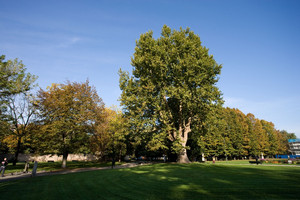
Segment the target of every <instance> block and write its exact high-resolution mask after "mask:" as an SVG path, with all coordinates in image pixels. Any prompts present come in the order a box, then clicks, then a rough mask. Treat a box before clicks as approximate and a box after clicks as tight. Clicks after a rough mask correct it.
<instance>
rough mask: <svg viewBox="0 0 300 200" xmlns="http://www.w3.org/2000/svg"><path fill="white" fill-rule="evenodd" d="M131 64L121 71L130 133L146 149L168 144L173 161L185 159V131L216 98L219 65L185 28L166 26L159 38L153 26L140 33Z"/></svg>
mask: <svg viewBox="0 0 300 200" xmlns="http://www.w3.org/2000/svg"><path fill="white" fill-rule="evenodd" d="M131 64H132V66H133V72H132V74H133V76H131V77H130V76H129V74H128V73H126V72H123V71H120V88H121V90H122V95H121V105H122V106H123V107H124V113H125V115H127V116H128V117H129V119H130V122H129V123H130V125H131V126H130V128H131V131H132V133H133V134H136V137H135V138H137V140H140V141H141V142H142V141H147V147H148V148H149V149H151V150H158V149H167V148H168V147H171V149H172V150H174V151H175V152H176V153H177V156H178V157H177V161H178V162H181V163H186V162H189V158H188V157H187V151H186V150H187V148H188V147H187V145H186V144H187V141H188V139H189V134H191V133H192V131H193V127H196V126H199V125H200V123H201V122H202V120H203V119H204V118H205V116H206V115H207V113H208V112H209V110H210V107H211V106H212V105H216V104H218V103H220V102H221V93H220V91H219V89H218V88H217V87H216V85H215V84H216V82H217V81H218V75H219V74H220V71H221V65H218V64H217V63H216V61H215V60H214V58H213V56H212V55H209V53H208V49H207V48H205V47H203V46H202V45H201V41H200V38H199V36H198V35H196V34H195V33H194V32H192V31H190V29H189V28H187V29H185V30H184V29H182V28H180V30H179V31H177V30H171V29H170V28H169V27H167V26H164V27H163V28H162V33H161V37H160V38H158V39H155V38H153V32H152V31H150V32H147V33H145V34H142V35H141V36H140V39H139V40H138V41H137V43H136V48H135V53H134V56H133V58H132V60H131Z"/></svg>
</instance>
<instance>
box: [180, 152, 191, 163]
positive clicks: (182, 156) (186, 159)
mask: <svg viewBox="0 0 300 200" xmlns="http://www.w3.org/2000/svg"><path fill="white" fill-rule="evenodd" d="M177 163H191V161H190V159H189V157H188V156H187V152H186V149H182V151H181V152H180V153H179V154H178V157H177Z"/></svg>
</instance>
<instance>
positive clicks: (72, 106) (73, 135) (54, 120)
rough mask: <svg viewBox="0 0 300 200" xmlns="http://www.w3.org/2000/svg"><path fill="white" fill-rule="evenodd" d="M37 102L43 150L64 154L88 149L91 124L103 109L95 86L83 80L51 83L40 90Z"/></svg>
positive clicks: (65, 155)
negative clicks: (82, 81) (40, 119)
mask: <svg viewBox="0 0 300 200" xmlns="http://www.w3.org/2000/svg"><path fill="white" fill-rule="evenodd" d="M36 105H37V107H38V109H39V111H40V114H41V118H42V120H43V121H42V125H43V127H42V129H41V133H42V135H41V137H42V138H43V139H42V140H41V141H45V142H44V143H41V144H43V145H42V147H43V151H44V152H48V153H59V154H62V155H63V158H64V160H63V161H64V162H63V167H65V164H66V159H67V156H68V154H69V153H76V152H84V151H85V150H87V149H88V141H89V137H90V135H92V134H93V132H94V129H93V128H94V124H95V123H96V122H97V120H100V119H99V113H100V114H101V112H102V110H103V109H104V103H103V102H102V100H101V99H100V98H99V96H98V95H97V92H96V90H95V89H94V88H93V87H91V86H89V83H88V81H87V82H86V83H76V82H74V83H70V82H69V83H67V84H52V86H51V87H48V90H47V91H44V90H42V89H41V90H40V91H39V93H38V100H37V102H36Z"/></svg>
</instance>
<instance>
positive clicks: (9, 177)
mask: <svg viewBox="0 0 300 200" xmlns="http://www.w3.org/2000/svg"><path fill="white" fill-rule="evenodd" d="M146 164H150V163H137V162H134V163H126V164H123V165H116V166H115V167H114V169H122V168H131V167H137V166H140V165H146ZM108 169H112V168H111V166H110V167H88V168H76V169H62V170H56V171H38V172H37V173H36V175H35V177H37V176H50V175H57V174H70V173H78V172H87V171H96V170H108ZM30 177H32V174H31V172H28V173H23V172H18V173H12V174H6V175H5V176H4V177H0V182H6V181H12V180H18V179H23V178H30Z"/></svg>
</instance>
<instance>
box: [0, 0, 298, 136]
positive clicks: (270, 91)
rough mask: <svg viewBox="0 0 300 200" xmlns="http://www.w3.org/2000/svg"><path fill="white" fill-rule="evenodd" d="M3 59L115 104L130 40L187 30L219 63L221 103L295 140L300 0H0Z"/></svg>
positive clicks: (43, 81) (44, 80) (45, 82)
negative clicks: (92, 90)
mask: <svg viewBox="0 0 300 200" xmlns="http://www.w3.org/2000/svg"><path fill="white" fill-rule="evenodd" d="M0 5H1V6H0V27H1V28H0V54H4V55H6V57H7V59H13V58H19V59H20V60H22V61H23V63H24V64H25V65H26V67H27V69H28V71H29V72H30V73H32V74H35V75H37V76H39V79H38V84H39V86H40V87H41V88H43V89H45V88H46V87H47V86H49V85H51V83H64V82H65V81H66V80H70V81H79V82H82V81H85V80H86V79H87V78H88V79H89V81H90V83H91V85H94V86H95V87H96V88H97V91H98V94H99V96H100V97H101V98H102V99H103V101H104V103H105V104H106V106H111V105H119V102H118V101H117V100H118V98H119V96H120V93H121V92H120V90H119V85H118V81H119V77H118V70H119V69H120V68H122V69H123V70H127V71H130V72H131V71H132V67H131V65H130V57H131V56H132V55H133V52H134V47H135V41H136V40H137V39H138V38H139V36H140V35H141V34H142V33H145V32H147V31H149V30H153V32H154V36H155V37H159V36H160V32H161V28H162V26H163V25H164V24H166V25H168V26H170V27H171V28H172V29H179V27H183V28H186V27H190V28H191V30H192V31H194V32H195V33H196V34H198V35H199V36H200V38H201V41H202V44H203V45H204V46H206V47H207V48H209V49H210V51H209V53H210V54H212V55H214V58H215V60H216V61H217V62H218V63H219V64H222V65H223V68H222V73H221V75H220V81H219V83H218V86H219V88H220V90H221V91H222V92H223V97H224V100H225V106H229V107H232V108H239V109H240V110H241V111H243V112H244V113H245V114H246V113H249V112H251V113H253V114H254V115H255V116H256V117H257V118H259V119H265V120H267V121H272V122H273V123H274V124H275V127H276V128H277V129H280V130H283V129H284V130H287V131H288V132H294V133H296V134H297V136H298V137H300V92H299V91H300V79H299V75H300V66H299V64H300V50H299V46H300V39H299V36H300V12H299V9H300V1H296V0H295V1H293V0H280V1H279V0H259V1H255V0H251V1H247V0H243V1H230V0H224V1H216V0H211V1H209V0H205V1H204V0H199V1H192V0H190V1H188V0H187V1H179V0H173V1H172V0H170V1H167V0H161V1H151V0H144V1H143V0H140V1H134V0H128V1H125V0H120V1H100V0H95V1H92V0H86V1H83V0H82V1H75V0H73V1H60V0H59V1H53V0H49V1H37V0H36V1H33V0H22V1H21V0H20V1H18V0H15V1H14V0H11V1H7V0H0Z"/></svg>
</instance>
